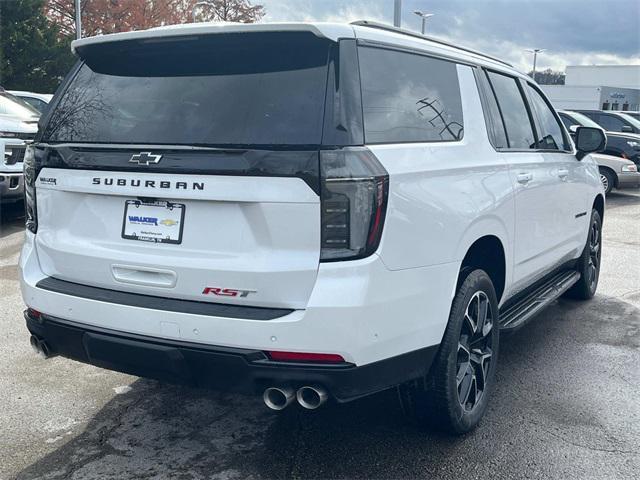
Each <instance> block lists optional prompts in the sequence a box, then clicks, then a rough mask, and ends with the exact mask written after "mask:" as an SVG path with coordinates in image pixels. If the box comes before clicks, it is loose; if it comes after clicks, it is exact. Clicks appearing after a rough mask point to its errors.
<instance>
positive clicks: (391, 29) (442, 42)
mask: <svg viewBox="0 0 640 480" xmlns="http://www.w3.org/2000/svg"><path fill="white" fill-rule="evenodd" d="M351 25H358V26H361V27H370V28H377V29H379V30H386V31H388V32H394V33H399V34H401V35H408V36H410V37H415V38H421V39H422V40H428V41H430V42H433V43H437V44H440V45H444V46H446V47H452V48H456V49H458V50H462V51H464V52H467V53H472V54H474V55H478V56H480V57H484V58H488V59H489V60H493V61H494V62H498V63H501V64H503V65H506V66H507V67H511V68H513V65H511V64H510V63H508V62H505V61H504V60H500V59H499V58H497V57H493V56H491V55H487V54H486V53H482V52H479V51H477V50H473V49H471V48H467V47H461V46H459V45H456V44H454V43H451V42H447V41H446V40H441V39H439V38H435V37H430V36H428V35H422V34H421V33H417V32H412V31H411V30H405V29H404V28H398V27H394V26H391V25H387V24H385V23H380V22H372V21H370V20H357V21H355V22H351Z"/></svg>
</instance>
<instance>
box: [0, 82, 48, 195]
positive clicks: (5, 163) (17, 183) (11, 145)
mask: <svg viewBox="0 0 640 480" xmlns="http://www.w3.org/2000/svg"><path fill="white" fill-rule="evenodd" d="M38 115H39V114H38V112H37V111H36V110H34V109H33V108H31V106H29V105H28V104H26V103H24V102H22V101H21V100H20V99H18V98H16V97H14V96H13V95H11V94H10V93H7V92H6V91H4V90H2V89H0V154H1V155H2V157H0V204H1V203H13V202H17V201H21V200H22V198H23V194H24V182H23V180H22V161H23V159H24V153H25V150H26V148H27V144H28V143H29V142H30V141H32V140H33V138H34V137H35V134H36V131H37V130H38V126H37V123H38V118H39V116H38Z"/></svg>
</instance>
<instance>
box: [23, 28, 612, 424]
mask: <svg viewBox="0 0 640 480" xmlns="http://www.w3.org/2000/svg"><path fill="white" fill-rule="evenodd" d="M73 50H74V51H75V53H76V54H77V55H78V56H79V58H80V59H81V60H82V62H81V63H80V64H79V66H78V67H76V70H75V71H74V72H73V74H72V75H71V76H70V77H69V80H68V83H67V84H66V85H64V86H63V90H62V92H61V95H60V99H59V101H58V103H57V105H56V106H55V107H54V110H53V111H52V112H51V114H50V116H49V118H48V121H47V123H46V124H45V125H43V129H42V131H41V133H40V134H39V137H38V138H37V141H36V143H35V144H34V146H33V148H30V149H29V151H28V155H27V159H26V162H27V164H26V167H25V174H26V178H27V186H26V188H27V191H26V198H27V208H26V210H27V234H26V241H25V245H24V249H23V251H22V256H21V259H20V269H21V280H22V281H21V286H22V294H23V297H24V301H25V303H26V304H27V306H28V310H27V311H26V312H25V317H26V321H27V327H28V329H29V330H30V332H31V335H32V337H31V343H32V345H33V346H34V348H35V349H36V350H37V351H38V352H40V353H41V354H42V355H44V356H52V355H62V356H65V357H68V358H71V359H75V360H79V361H82V362H87V363H91V364H94V365H98V366H101V367H104V368H109V369H114V370H119V371H123V372H128V373H131V374H135V375H142V376H148V377H153V378H158V379H164V380H168V381H175V382H187V383H190V384H196V385H201V386H211V387H214V388H218V389H223V390H229V391H240V392H247V393H259V394H262V396H263V399H264V402H265V403H266V404H267V405H268V406H269V407H270V408H272V409H274V410H281V409H283V408H285V407H287V406H289V405H290V404H292V403H294V402H296V401H297V403H299V404H300V405H301V406H302V407H305V408H309V409H314V408H318V407H319V406H321V405H322V404H323V403H324V402H325V401H326V400H327V399H333V400H336V401H338V402H346V401H350V400H353V399H356V398H360V397H362V396H365V395H369V394H372V393H375V392H379V391H381V390H384V389H388V388H398V391H399V393H400V395H399V396H400V398H401V401H402V403H403V406H404V408H405V410H406V411H407V412H409V413H410V414H411V415H413V416H414V417H415V418H416V419H417V420H418V421H420V422H434V423H437V424H439V425H441V426H442V427H444V428H446V429H448V430H450V431H453V432H457V433H462V432H466V431H469V430H470V429H472V428H474V427H475V426H476V425H477V424H478V422H479V421H480V418H481V417H482V415H483V413H484V412H485V410H486V408H487V403H488V401H489V396H490V392H491V390H492V389H493V387H494V383H495V375H494V374H495V370H496V365H497V360H498V351H499V342H500V331H507V330H514V329H517V328H519V327H521V326H522V325H524V324H525V323H526V322H527V321H529V320H530V319H532V318H533V317H534V316H535V314H536V313H538V312H539V311H540V310H541V309H542V308H544V307H545V306H547V305H549V304H550V303H551V302H553V301H554V300H555V299H556V298H557V297H559V296H560V295H562V294H565V293H566V294H569V295H571V296H573V297H575V298H580V299H589V298H591V297H592V296H593V295H594V293H595V291H596V288H597V285H598V274H599V268H600V254H601V241H600V239H601V227H602V218H603V215H604V194H603V189H602V185H601V183H600V178H599V173H598V167H597V164H596V163H595V161H594V160H593V158H592V157H591V156H589V155H588V153H589V152H592V151H597V150H599V149H600V148H602V146H603V145H604V142H605V136H604V134H603V133H602V130H601V129H599V128H596V129H590V128H579V129H577V131H576V145H577V149H576V148H574V145H573V143H572V142H571V140H570V138H569V135H568V133H567V131H566V129H565V128H564V127H563V125H562V123H561V122H560V120H559V118H558V116H557V114H556V113H555V111H554V110H553V109H552V108H551V106H550V104H549V102H548V100H547V99H546V98H545V96H544V95H543V93H542V92H541V91H540V90H539V88H538V87H537V86H536V85H535V84H533V83H531V80H530V79H529V77H527V76H526V75H524V74H522V73H520V72H518V71H516V70H514V69H513V68H512V67H511V66H510V65H508V64H507V63H505V62H502V61H500V60H498V59H495V58H492V57H489V56H487V55H484V54H481V53H478V52H475V51H472V50H468V49H465V48H461V47H457V46H454V45H451V44H447V43H444V42H441V41H438V40H433V39H428V38H426V37H422V36H420V35H415V34H412V33H410V32H406V31H403V30H398V29H394V28H392V27H388V26H385V25H380V24H374V23H368V22H357V23H355V24H350V25H344V24H324V23H299V24H293V23H288V24H254V25H236V24H233V25H223V26H219V25H213V24H195V25H187V26H180V27H172V28H159V29H152V30H147V31H138V32H129V33H122V34H114V35H103V36H99V37H93V38H85V39H82V40H77V41H75V42H73ZM239 52H241V54H240V53H239ZM504 368H509V366H508V365H505V366H504ZM585 368H587V367H585Z"/></svg>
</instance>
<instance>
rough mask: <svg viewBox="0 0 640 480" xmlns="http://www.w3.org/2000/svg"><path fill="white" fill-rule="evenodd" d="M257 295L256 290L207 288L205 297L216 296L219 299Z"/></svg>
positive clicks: (203, 292)
mask: <svg viewBox="0 0 640 480" xmlns="http://www.w3.org/2000/svg"><path fill="white" fill-rule="evenodd" d="M251 293H256V291H255V290H241V289H239V288H222V287H205V289H204V290H203V291H202V294H203V295H215V296H217V297H239V298H244V297H248V296H249V294H251Z"/></svg>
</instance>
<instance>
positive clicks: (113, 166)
mask: <svg viewBox="0 0 640 480" xmlns="http://www.w3.org/2000/svg"><path fill="white" fill-rule="evenodd" d="M35 147H36V149H35V164H36V169H37V170H38V172H39V171H40V169H42V168H45V167H47V168H64V169H79V170H93V171H96V172H97V171H108V172H133V173H139V174H145V173H170V174H177V175H187V174H188V175H233V176H252V177H297V178H301V179H302V180H304V181H305V182H306V183H307V185H309V187H310V188H311V189H312V190H313V191H314V192H316V193H317V194H318V195H319V194H320V165H319V160H318V149H319V148H318V146H309V149H302V147H300V148H296V149H294V150H291V149H290V150H276V149H271V150H262V149H257V148H254V149H246V148H243V147H241V146H238V147H236V148H226V147H225V148H208V149H207V148H201V149H182V148H176V147H173V148H172V147H171V146H162V145H159V146H141V145H138V146H133V145H131V146H127V145H111V146H106V145H104V144H101V145H95V146H91V145H90V144H70V143H65V144H47V143H41V144H35ZM141 151H148V152H152V153H154V154H159V155H162V159H161V160H160V162H159V163H158V164H153V165H139V164H137V163H132V162H130V160H131V157H132V156H133V155H136V154H139V153H140V152H141Z"/></svg>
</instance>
